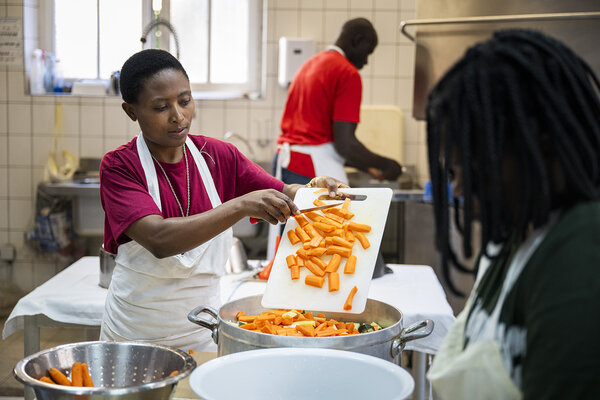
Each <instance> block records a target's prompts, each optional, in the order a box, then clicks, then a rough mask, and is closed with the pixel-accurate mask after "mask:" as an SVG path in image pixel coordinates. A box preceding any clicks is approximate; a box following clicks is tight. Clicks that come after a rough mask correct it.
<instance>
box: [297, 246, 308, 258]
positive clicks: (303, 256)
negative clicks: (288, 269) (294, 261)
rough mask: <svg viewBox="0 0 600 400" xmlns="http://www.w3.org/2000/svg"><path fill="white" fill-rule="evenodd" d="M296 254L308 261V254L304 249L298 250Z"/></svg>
mask: <svg viewBox="0 0 600 400" xmlns="http://www.w3.org/2000/svg"><path fill="white" fill-rule="evenodd" d="M296 254H297V255H298V257H301V258H304V259H305V260H307V259H308V253H307V252H306V250H304V249H298V250H296Z"/></svg>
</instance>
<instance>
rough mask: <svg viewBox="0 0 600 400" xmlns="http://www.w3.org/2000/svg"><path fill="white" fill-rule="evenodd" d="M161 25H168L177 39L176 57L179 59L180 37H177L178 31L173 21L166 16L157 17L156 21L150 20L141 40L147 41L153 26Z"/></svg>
mask: <svg viewBox="0 0 600 400" xmlns="http://www.w3.org/2000/svg"><path fill="white" fill-rule="evenodd" d="M159 25H164V26H165V27H167V29H168V30H169V31H170V32H171V34H172V35H173V39H174V40H175V50H176V57H177V59H179V39H178V38H177V33H176V32H175V28H174V27H173V25H171V23H170V22H169V21H168V20H166V19H164V18H157V19H155V20H154V21H152V22H150V23H149V24H148V25H146V27H145V28H144V30H143V31H142V37H141V38H140V42H142V43H146V37H147V36H148V34H149V33H150V31H151V30H152V29H153V28H156V27H158V26H159Z"/></svg>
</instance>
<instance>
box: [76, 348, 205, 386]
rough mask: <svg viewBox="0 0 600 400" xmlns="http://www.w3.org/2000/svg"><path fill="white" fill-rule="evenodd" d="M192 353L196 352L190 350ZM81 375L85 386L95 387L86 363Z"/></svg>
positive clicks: (83, 365)
mask: <svg viewBox="0 0 600 400" xmlns="http://www.w3.org/2000/svg"><path fill="white" fill-rule="evenodd" d="M190 351H191V352H192V353H193V352H194V350H190ZM81 375H82V376H83V386H85V387H94V381H92V377H91V375H90V371H89V369H88V366H87V364H86V363H81Z"/></svg>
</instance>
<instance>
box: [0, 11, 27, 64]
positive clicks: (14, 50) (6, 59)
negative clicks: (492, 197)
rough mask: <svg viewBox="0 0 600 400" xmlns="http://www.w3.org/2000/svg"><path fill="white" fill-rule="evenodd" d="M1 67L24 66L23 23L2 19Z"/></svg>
mask: <svg viewBox="0 0 600 400" xmlns="http://www.w3.org/2000/svg"><path fill="white" fill-rule="evenodd" d="M0 65H12V66H19V65H23V21H22V20H21V19H18V18H0Z"/></svg>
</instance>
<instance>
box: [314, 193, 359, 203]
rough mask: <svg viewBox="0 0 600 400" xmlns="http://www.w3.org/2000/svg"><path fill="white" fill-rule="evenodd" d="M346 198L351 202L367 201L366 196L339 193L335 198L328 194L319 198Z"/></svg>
mask: <svg viewBox="0 0 600 400" xmlns="http://www.w3.org/2000/svg"><path fill="white" fill-rule="evenodd" d="M346 198H348V199H350V200H354V201H362V200H366V199H367V195H366V194H350V193H344V192H337V194H336V195H335V197H329V195H328V194H323V195H321V196H319V200H344V199H346Z"/></svg>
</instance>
